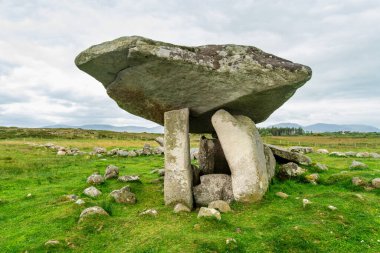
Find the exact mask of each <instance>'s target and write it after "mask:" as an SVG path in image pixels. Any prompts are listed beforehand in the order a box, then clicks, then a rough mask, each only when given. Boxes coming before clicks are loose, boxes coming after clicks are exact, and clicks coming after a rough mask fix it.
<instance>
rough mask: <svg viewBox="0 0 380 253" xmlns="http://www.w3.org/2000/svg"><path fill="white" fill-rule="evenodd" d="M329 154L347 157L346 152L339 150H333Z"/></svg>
mask: <svg viewBox="0 0 380 253" xmlns="http://www.w3.org/2000/svg"><path fill="white" fill-rule="evenodd" d="M329 155H330V156H336V157H347V155H346V153H343V152H337V151H334V152H331V153H330V154H329Z"/></svg>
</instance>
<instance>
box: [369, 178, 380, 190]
mask: <svg viewBox="0 0 380 253" xmlns="http://www.w3.org/2000/svg"><path fill="white" fill-rule="evenodd" d="M371 183H372V186H373V187H374V188H380V178H374V179H372V181H371Z"/></svg>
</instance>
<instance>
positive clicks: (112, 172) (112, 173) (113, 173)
mask: <svg viewBox="0 0 380 253" xmlns="http://www.w3.org/2000/svg"><path fill="white" fill-rule="evenodd" d="M118 176H119V167H117V166H115V165H112V164H111V165H108V166H107V168H106V171H105V173H104V178H105V179H111V178H117V177H118Z"/></svg>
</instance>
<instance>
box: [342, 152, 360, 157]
mask: <svg viewBox="0 0 380 253" xmlns="http://www.w3.org/2000/svg"><path fill="white" fill-rule="evenodd" d="M344 154H345V155H346V156H348V157H353V156H356V155H357V154H358V153H357V152H354V151H348V152H344Z"/></svg>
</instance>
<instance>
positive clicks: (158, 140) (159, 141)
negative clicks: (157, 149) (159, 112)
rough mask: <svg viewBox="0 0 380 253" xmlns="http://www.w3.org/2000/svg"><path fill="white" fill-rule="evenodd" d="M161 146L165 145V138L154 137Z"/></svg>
mask: <svg viewBox="0 0 380 253" xmlns="http://www.w3.org/2000/svg"><path fill="white" fill-rule="evenodd" d="M154 140H155V141H156V142H157V143H158V144H159V145H160V146H161V147H163V146H164V138H163V137H161V136H159V137H157V138H156V139H154Z"/></svg>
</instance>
